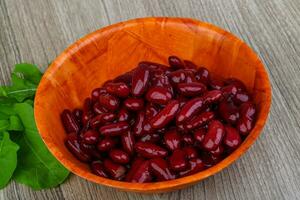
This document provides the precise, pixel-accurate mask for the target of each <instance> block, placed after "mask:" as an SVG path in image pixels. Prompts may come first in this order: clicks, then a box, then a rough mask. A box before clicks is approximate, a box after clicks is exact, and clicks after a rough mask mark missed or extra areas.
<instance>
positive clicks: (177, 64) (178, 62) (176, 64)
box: [168, 56, 184, 69]
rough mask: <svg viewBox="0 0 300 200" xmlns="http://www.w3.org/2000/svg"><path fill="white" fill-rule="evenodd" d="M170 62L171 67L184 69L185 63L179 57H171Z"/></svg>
mask: <svg viewBox="0 0 300 200" xmlns="http://www.w3.org/2000/svg"><path fill="white" fill-rule="evenodd" d="M168 61H169V65H170V66H171V67H172V68H174V69H181V68H184V64H183V62H182V61H181V60H180V58H178V57H177V56H169V58H168Z"/></svg>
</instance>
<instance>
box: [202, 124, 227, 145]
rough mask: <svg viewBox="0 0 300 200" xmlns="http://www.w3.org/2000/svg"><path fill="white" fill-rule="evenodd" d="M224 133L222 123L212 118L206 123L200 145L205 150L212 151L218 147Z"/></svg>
mask: <svg viewBox="0 0 300 200" xmlns="http://www.w3.org/2000/svg"><path fill="white" fill-rule="evenodd" d="M224 135H225V129H224V126H223V124H222V123H221V122H220V121H218V120H213V121H211V122H210V124H209V125H208V131H207V133H206V135H205V136H204V139H203V141H202V146H203V148H204V149H205V150H207V151H212V150H215V149H217V148H218V146H219V145H220V144H221V142H222V139H223V137H224Z"/></svg>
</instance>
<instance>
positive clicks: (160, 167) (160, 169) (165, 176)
mask: <svg viewBox="0 0 300 200" xmlns="http://www.w3.org/2000/svg"><path fill="white" fill-rule="evenodd" d="M150 170H151V172H152V173H153V174H154V176H155V177H156V178H157V180H158V181H167V180H172V179H175V178H176V175H175V174H174V173H173V172H172V171H171V170H170V168H169V166H168V163H167V162H166V161H165V160H164V159H162V158H153V159H151V160H150Z"/></svg>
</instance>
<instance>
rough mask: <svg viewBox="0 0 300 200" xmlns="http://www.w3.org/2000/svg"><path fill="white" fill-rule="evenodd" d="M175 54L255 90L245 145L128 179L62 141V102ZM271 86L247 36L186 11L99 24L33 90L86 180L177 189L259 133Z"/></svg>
mask: <svg viewBox="0 0 300 200" xmlns="http://www.w3.org/2000/svg"><path fill="white" fill-rule="evenodd" d="M170 55H177V56H179V57H181V58H183V59H187V60H191V61H193V62H195V63H196V64H197V65H198V66H205V67H207V68H208V69H209V70H210V71H211V72H212V73H214V74H217V75H218V76H220V77H236V78H239V79H241V80H243V81H244V83H245V84H246V85H247V87H248V89H249V91H251V92H252V93H253V96H254V101H255V103H256V104H257V108H258V115H257V119H258V120H257V122H256V124H255V127H254V129H253V130H252V131H251V133H250V134H249V136H248V137H247V138H246V140H245V141H244V142H243V143H242V145H241V146H240V147H239V148H238V149H237V150H236V151H234V152H233V153H232V154H231V155H230V156H228V157H227V158H226V159H224V160H223V161H221V162H220V163H218V164H217V165H215V166H213V167H211V168H209V169H207V170H205V171H202V172H199V173H197V174H194V175H191V176H187V177H184V178H179V179H176V180H172V181H165V182H156V183H144V184H140V183H127V182H120V181H114V180H111V179H107V178H102V177H99V176H96V175H94V174H92V173H91V172H90V169H89V167H88V165H86V164H84V163H81V162H79V161H78V160H77V159H76V158H75V157H74V156H73V155H72V154H71V153H70V152H69V151H68V150H67V149H66V147H65V145H64V138H65V136H66V133H65V131H64V129H63V126H62V124H61V121H60V113H61V112H62V110H63V109H65V108H70V109H73V108H76V107H81V106H82V103H83V101H84V99H85V98H86V97H88V96H89V95H90V93H91V90H92V89H94V88H96V87H99V86H101V84H102V83H103V82H104V81H106V80H108V79H111V78H114V77H116V76H117V75H119V74H122V73H124V72H127V71H129V70H131V69H132V68H135V67H136V66H137V63H138V62H140V61H144V60H147V61H154V62H158V63H163V64H167V58H168V56H170ZM270 104H271V88H270V82H269V78H268V75H267V72H266V70H265V69H264V66H263V64H262V62H261V61H260V60H259V58H258V56H257V55H256V54H255V53H254V52H253V51H252V50H251V49H250V48H249V47H248V46H247V44H245V43H244V42H243V41H241V40H240V39H238V38H237V37H235V36H234V35H232V34H231V33H229V32H227V31H224V30H222V29H220V28H218V27H216V26H214V25H211V24H208V23H204V22H200V21H197V20H194V19H187V18H167V17H159V18H143V19H134V20H129V21H126V22H121V23H117V24H114V25H111V26H108V27H105V28H102V29H100V30H97V31H95V32H93V33H91V34H88V35H87V36H85V37H83V38H82V39H80V40H78V41H77V42H75V43H74V44H73V45H71V46H70V47H69V48H67V49H66V50H65V51H64V52H63V53H62V54H61V55H59V56H58V57H57V58H56V59H55V60H54V61H53V63H52V64H51V66H50V67H49V68H48V70H47V71H46V73H45V74H44V76H43V78H42V81H41V83H40V85H39V87H38V90H37V93H36V98H35V119H36V123H37V127H38V130H39V132H40V134H41V136H42V138H43V140H44V142H45V143H46V145H47V147H48V148H49V150H50V151H51V152H52V154H53V155H54V156H55V157H56V158H57V159H58V160H59V161H60V162H61V163H62V164H63V165H64V166H65V167H66V168H67V169H69V170H70V171H71V172H73V173H74V174H76V175H78V176H80V177H83V178H85V179H87V180H89V181H92V182H95V183H98V184H101V185H106V186H110V187H114V188H119V189H122V190H127V191H135V192H142V193H153V192H164V191H171V190H175V189H180V188H183V187H186V186H188V185H192V184H194V183H197V182H199V181H200V180H202V179H205V178H207V177H209V176H211V175H213V174H215V173H217V172H219V171H221V170H222V169H224V168H225V167H227V166H228V165H230V164H231V163H232V162H234V161H235V160H237V159H238V158H239V157H240V156H241V155H242V154H243V153H244V152H245V151H246V150H247V149H248V148H249V147H250V146H251V145H252V144H253V142H254V141H255V140H256V139H257V137H258V135H259V134H260V132H261V130H262V128H263V126H264V124H265V122H266V120H267V116H268V113H269V109H270Z"/></svg>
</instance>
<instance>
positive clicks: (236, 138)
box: [224, 126, 242, 150]
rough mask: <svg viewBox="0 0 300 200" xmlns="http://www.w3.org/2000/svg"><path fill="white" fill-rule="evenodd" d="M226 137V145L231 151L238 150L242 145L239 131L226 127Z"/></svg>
mask: <svg viewBox="0 0 300 200" xmlns="http://www.w3.org/2000/svg"><path fill="white" fill-rule="evenodd" d="M225 132H226V134H225V137H224V144H225V145H226V146H227V147H229V148H230V149H231V150H233V149H236V148H237V147H238V146H240V144H241V143H242V139H241V136H240V134H239V133H238V131H237V130H236V129H235V128H233V127H231V126H225Z"/></svg>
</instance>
